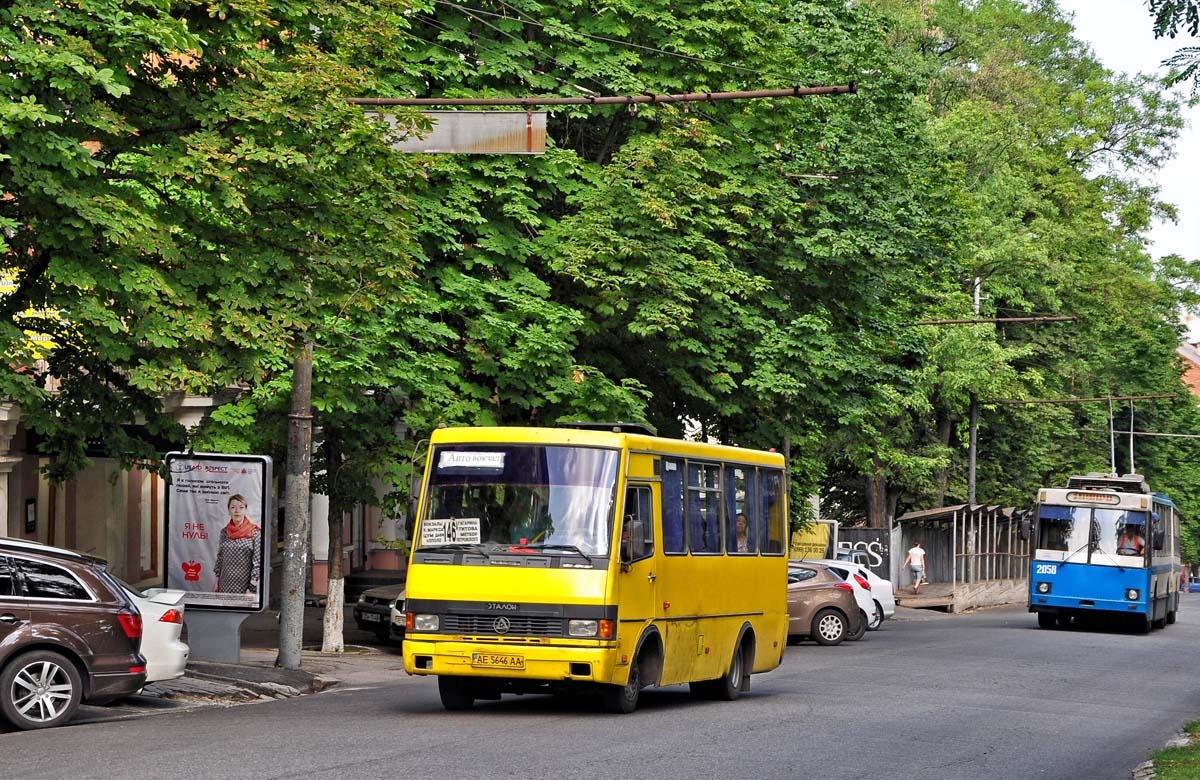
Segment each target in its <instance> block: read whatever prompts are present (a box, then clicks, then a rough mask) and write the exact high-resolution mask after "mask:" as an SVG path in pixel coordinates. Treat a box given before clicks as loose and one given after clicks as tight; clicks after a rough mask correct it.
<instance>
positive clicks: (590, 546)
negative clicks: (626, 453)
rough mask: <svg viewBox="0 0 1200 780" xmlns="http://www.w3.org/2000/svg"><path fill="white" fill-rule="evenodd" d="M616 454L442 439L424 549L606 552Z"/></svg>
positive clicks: (421, 533)
mask: <svg viewBox="0 0 1200 780" xmlns="http://www.w3.org/2000/svg"><path fill="white" fill-rule="evenodd" d="M618 460H619V452H618V451H617V450H610V449H599V448H590V447H567V446H545V445H496V444H455V445H443V446H439V447H437V448H435V449H434V452H433V456H432V460H431V463H432V470H431V473H430V475H429V500H428V501H427V502H426V510H425V515H424V517H423V518H422V520H421V525H420V528H419V529H418V531H417V543H418V545H419V549H428V548H431V547H434V548H444V549H456V550H464V551H473V552H479V553H481V554H484V555H487V554H488V553H493V552H496V551H498V550H502V549H508V550H509V551H515V552H520V553H526V554H531V555H565V556H574V557H584V558H588V557H592V556H607V555H608V554H609V550H610V548H611V543H612V541H611V540H612V526H613V522H612V516H613V515H612V512H613V496H614V495H615V490H616V484H617V463H618Z"/></svg>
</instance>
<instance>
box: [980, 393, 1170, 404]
mask: <svg viewBox="0 0 1200 780" xmlns="http://www.w3.org/2000/svg"><path fill="white" fill-rule="evenodd" d="M1174 397H1175V396H1174V395H1171V394H1170V393H1164V394H1160V395H1102V396H1099V397H1097V398H1027V399H1020V398H1004V399H996V400H993V401H985V402H984V403H989V404H1082V403H1100V402H1103V401H1109V402H1111V401H1146V400H1150V399H1152V398H1174Z"/></svg>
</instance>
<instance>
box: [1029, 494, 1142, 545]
mask: <svg viewBox="0 0 1200 780" xmlns="http://www.w3.org/2000/svg"><path fill="white" fill-rule="evenodd" d="M1093 527H1094V528H1095V531H1094V534H1095V541H1096V543H1097V546H1096V549H1097V550H1098V551H1099V552H1104V553H1108V554H1110V555H1116V554H1117V553H1118V546H1119V545H1118V542H1119V540H1120V539H1121V537H1122V535H1123V534H1134V533H1138V534H1140V535H1141V538H1142V539H1143V541H1144V540H1145V528H1146V513H1145V512H1141V511H1137V510H1131V509H1107V508H1102V507H1089V506H1061V505H1054V504H1043V505H1042V507H1041V509H1040V511H1039V513H1038V528H1039V529H1040V532H1039V534H1038V545H1037V546H1038V549H1039V550H1055V551H1059V552H1066V553H1070V554H1073V553H1075V552H1077V551H1080V550H1084V549H1087V546H1088V542H1089V539H1091V538H1092V534H1093V530H1092V529H1093Z"/></svg>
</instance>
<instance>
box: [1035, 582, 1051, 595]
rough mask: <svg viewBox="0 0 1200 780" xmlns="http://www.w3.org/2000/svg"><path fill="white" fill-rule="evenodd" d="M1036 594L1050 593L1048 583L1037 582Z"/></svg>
mask: <svg viewBox="0 0 1200 780" xmlns="http://www.w3.org/2000/svg"><path fill="white" fill-rule="evenodd" d="M1037 592H1038V593H1049V592H1050V583H1048V582H1039V583H1038V584H1037Z"/></svg>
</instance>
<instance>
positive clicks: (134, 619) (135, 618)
mask: <svg viewBox="0 0 1200 780" xmlns="http://www.w3.org/2000/svg"><path fill="white" fill-rule="evenodd" d="M117 620H119V621H121V628H123V629H124V630H125V636H127V637H129V638H130V639H141V637H142V616H141V615H130V614H129V613H127V612H122V613H121V614H119V615H117Z"/></svg>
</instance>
